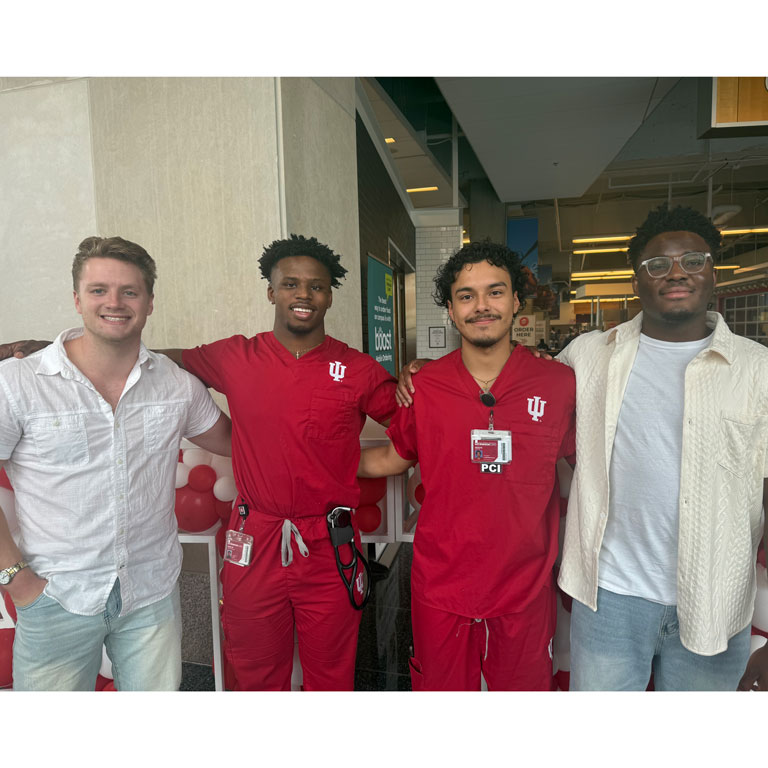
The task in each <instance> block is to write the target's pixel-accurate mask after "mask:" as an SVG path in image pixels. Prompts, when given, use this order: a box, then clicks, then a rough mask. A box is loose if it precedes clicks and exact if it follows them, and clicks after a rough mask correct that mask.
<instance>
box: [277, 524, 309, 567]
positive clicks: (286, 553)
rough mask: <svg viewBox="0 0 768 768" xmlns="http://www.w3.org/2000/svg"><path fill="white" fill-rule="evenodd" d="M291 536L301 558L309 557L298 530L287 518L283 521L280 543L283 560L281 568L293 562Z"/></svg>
mask: <svg viewBox="0 0 768 768" xmlns="http://www.w3.org/2000/svg"><path fill="white" fill-rule="evenodd" d="M291 534H293V537H294V539H296V545H297V546H298V548H299V552H300V553H301V556H302V557H309V550H308V549H307V545H306V544H305V543H304V539H302V538H301V534H300V533H299V529H298V528H297V527H296V526H295V525H294V524H293V523H292V522H291V521H290V520H288V519H287V518H286V519H285V520H283V535H282V540H281V542H280V548H281V555H282V560H283V568H285V567H286V566H288V565H290V564H291V563H292V562H293V547H292V546H291Z"/></svg>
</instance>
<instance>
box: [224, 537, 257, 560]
mask: <svg viewBox="0 0 768 768" xmlns="http://www.w3.org/2000/svg"><path fill="white" fill-rule="evenodd" d="M252 549H253V536H249V535H248V534H247V533H240V531H231V530H230V531H227V540H226V544H225V545H224V560H226V561H227V562H228V563H234V564H235V565H242V566H246V565H250V564H251V550H252Z"/></svg>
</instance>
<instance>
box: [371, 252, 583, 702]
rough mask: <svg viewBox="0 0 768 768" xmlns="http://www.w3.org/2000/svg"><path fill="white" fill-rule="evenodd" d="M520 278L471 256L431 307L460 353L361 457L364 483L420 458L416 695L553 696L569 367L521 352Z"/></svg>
mask: <svg viewBox="0 0 768 768" xmlns="http://www.w3.org/2000/svg"><path fill="white" fill-rule="evenodd" d="M525 282H526V277H525V276H524V275H523V273H522V272H521V268H520V262H519V260H518V258H517V256H516V255H515V254H514V253H513V252H512V251H510V250H509V249H507V248H505V247H503V246H500V245H495V244H491V243H472V244H470V245H467V246H465V247H463V248H462V249H461V250H460V251H459V252H458V253H456V254H455V255H454V256H453V257H451V258H450V259H449V260H448V262H446V263H445V264H444V265H443V266H442V267H441V268H440V269H439V270H438V274H437V277H436V278H435V284H436V286H437V289H436V291H435V300H436V302H437V303H438V304H439V305H440V306H444V307H446V308H447V309H448V313H449V315H450V317H451V320H452V321H453V322H454V324H455V325H456V328H457V329H458V331H459V333H460V334H461V348H460V349H458V350H456V351H455V352H453V353H450V354H448V355H446V356H445V357H443V358H441V359H440V360H436V361H433V362H429V363H427V364H426V365H425V366H424V367H423V368H422V369H421V371H420V373H419V385H418V388H417V389H416V392H415V393H414V394H413V405H412V406H411V407H410V408H399V409H398V410H397V413H396V414H395V416H394V418H393V420H392V426H391V427H390V428H389V430H388V433H387V434H388V435H389V437H390V440H391V443H390V444H389V445H387V446H382V447H377V448H371V449H367V450H365V451H363V454H362V458H361V462H360V471H359V474H360V475H361V476H368V477H379V476H382V475H389V474H398V473H400V472H403V471H405V469H407V468H408V467H409V466H411V465H412V464H414V463H415V462H416V461H418V462H419V465H420V468H421V477H422V483H423V485H424V489H425V492H426V493H425V498H424V501H423V503H422V506H421V511H420V513H419V522H418V527H417V531H416V535H415V539H414V553H413V567H412V571H411V617H412V621H413V644H414V656H413V658H412V659H411V680H412V685H413V689H414V690H479V688H480V674H481V672H482V674H483V677H484V678H485V680H486V683H487V685H488V688H489V689H491V690H550V689H551V688H552V654H551V639H552V636H553V634H554V630H555V616H556V611H555V588H554V581H553V565H554V562H555V558H556V556H557V551H558V526H559V491H558V484H557V474H556V469H555V465H556V462H557V460H558V459H559V458H564V457H571V456H572V455H573V453H574V452H575V444H574V434H575V417H574V408H575V382H574V375H573V372H572V371H571V370H569V369H568V368H566V367H565V366H561V365H557V364H556V363H553V362H551V361H546V360H540V359H536V358H535V357H534V356H533V355H531V354H530V352H528V350H527V349H525V348H524V347H521V346H518V347H515V348H513V347H512V344H511V341H510V331H511V327H512V323H513V321H514V316H515V314H516V313H517V311H518V310H519V308H520V306H521V299H520V294H521V293H522V291H523V289H524V286H525Z"/></svg>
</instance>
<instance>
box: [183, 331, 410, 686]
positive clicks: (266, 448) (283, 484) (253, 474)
mask: <svg viewBox="0 0 768 768" xmlns="http://www.w3.org/2000/svg"><path fill="white" fill-rule="evenodd" d="M183 362H184V367H185V368H186V369H187V370H188V371H190V372H191V373H194V374H195V375H196V376H198V377H199V378H201V379H202V380H203V381H204V382H206V383H207V384H208V385H209V386H211V387H213V388H214V389H216V390H218V391H219V392H222V393H223V394H225V395H226V397H227V402H228V403H229V408H230V415H231V418H232V466H233V469H234V475H235V482H236V484H237V488H238V491H239V494H240V495H239V497H238V499H237V504H240V503H242V502H244V503H246V504H248V506H249V508H250V513H249V515H248V518H247V520H246V522H245V528H244V533H247V534H250V535H251V536H253V546H254V549H253V553H252V556H251V564H250V565H249V566H247V567H241V566H238V565H233V564H232V563H225V564H224V568H223V570H222V574H221V583H222V587H223V593H224V600H223V608H222V617H223V624H224V633H225V636H226V641H227V655H228V659H229V661H230V663H231V664H232V666H233V668H234V671H235V675H236V677H237V681H238V688H239V689H240V690H290V683H291V670H292V665H293V637H294V633H293V628H294V623H295V625H296V630H297V635H298V642H299V656H300V659H301V665H302V670H303V675H304V688H305V689H306V690H352V688H353V686H354V673H355V654H356V648H357V632H358V627H359V624H360V611H356V610H354V609H353V608H352V606H351V605H350V602H349V596H348V594H347V591H346V588H345V586H344V584H343V582H342V580H341V577H340V575H339V572H338V570H337V567H336V560H335V557H334V552H333V547H332V546H331V542H330V537H329V535H328V529H327V527H326V522H325V516H326V514H327V513H328V512H329V511H330V510H331V509H332V508H333V507H335V506H348V507H356V506H357V504H358V500H359V489H358V487H357V481H356V476H357V466H358V463H359V460H360V439H359V436H360V430H361V429H362V427H363V424H364V423H365V416H366V414H368V415H370V416H371V418H373V419H375V420H376V421H385V420H386V419H388V418H389V417H390V416H391V415H392V413H393V412H394V410H395V407H396V406H395V399H394V391H395V385H396V382H395V380H394V378H393V377H392V376H390V375H389V374H388V373H387V372H386V371H385V370H384V368H383V367H382V366H381V365H379V364H378V363H377V362H375V361H374V360H373V358H371V357H369V356H368V355H365V354H362V353H361V352H358V351H357V350H355V349H351V348H350V347H348V346H347V345H346V344H343V343H342V342H340V341H337V340H336V339H333V338H331V337H330V336H326V338H325V341H324V342H323V343H322V344H321V345H320V346H319V347H317V348H316V349H313V350H311V351H309V352H307V353H306V354H304V355H303V356H302V357H301V358H300V359H298V360H297V359H296V358H295V357H294V356H293V355H292V354H291V353H290V352H289V351H288V350H287V349H285V347H283V345H282V344H280V342H278V341H277V339H276V338H275V337H274V335H273V334H272V333H271V332H269V333H260V334H258V335H256V336H255V337H253V338H251V339H247V338H245V337H244V336H232V337H231V338H228V339H223V340H221V341H217V342H214V343H213V344H206V345H203V346H201V347H196V348H195V349H191V350H186V351H185V352H184V356H183ZM239 524H240V520H239V518H238V515H237V506H235V509H234V510H233V514H232V518H231V519H230V525H229V527H230V528H234V529H238V528H239ZM355 539H356V543H357V545H358V547H359V546H360V536H359V533H358V532H357V529H355ZM344 557H345V561H346V562H348V561H349V555H348V553H344ZM284 563H289V564H286V565H284Z"/></svg>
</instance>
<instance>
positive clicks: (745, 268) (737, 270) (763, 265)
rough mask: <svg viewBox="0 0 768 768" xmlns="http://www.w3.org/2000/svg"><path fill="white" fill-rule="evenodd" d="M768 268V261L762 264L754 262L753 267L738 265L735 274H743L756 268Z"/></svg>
mask: <svg viewBox="0 0 768 768" xmlns="http://www.w3.org/2000/svg"><path fill="white" fill-rule="evenodd" d="M762 269H768V261H767V262H763V263H762V264H753V265H752V266H751V267H738V268H737V269H736V271H735V272H734V273H733V274H734V275H741V274H742V273H744V272H754V271H755V270H762Z"/></svg>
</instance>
